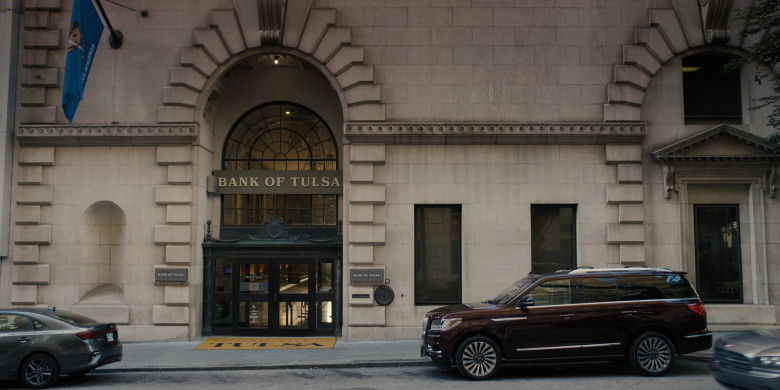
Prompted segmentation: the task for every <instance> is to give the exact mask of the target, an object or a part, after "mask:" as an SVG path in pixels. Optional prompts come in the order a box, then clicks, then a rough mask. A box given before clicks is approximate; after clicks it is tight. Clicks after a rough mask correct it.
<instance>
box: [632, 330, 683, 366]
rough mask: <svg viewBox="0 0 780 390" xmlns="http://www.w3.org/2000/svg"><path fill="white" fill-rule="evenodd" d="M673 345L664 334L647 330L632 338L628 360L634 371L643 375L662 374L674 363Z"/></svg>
mask: <svg viewBox="0 0 780 390" xmlns="http://www.w3.org/2000/svg"><path fill="white" fill-rule="evenodd" d="M674 358H675V352H674V345H673V344H672V342H671V341H669V338H667V337H666V336H664V335H662V334H660V333H656V332H648V333H644V334H642V335H641V336H639V337H638V338H637V339H636V340H634V344H633V345H632V346H631V351H630V354H629V360H631V365H632V366H633V367H634V370H636V372H638V373H640V374H642V375H644V376H662V375H664V374H666V373H667V372H669V370H670V369H671V368H672V364H674Z"/></svg>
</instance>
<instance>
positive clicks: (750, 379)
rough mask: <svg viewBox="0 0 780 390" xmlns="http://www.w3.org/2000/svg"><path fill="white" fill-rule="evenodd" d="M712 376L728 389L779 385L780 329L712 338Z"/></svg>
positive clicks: (763, 388) (775, 386)
mask: <svg viewBox="0 0 780 390" xmlns="http://www.w3.org/2000/svg"><path fill="white" fill-rule="evenodd" d="M710 368H711V369H712V374H713V375H714V376H715V380H717V381H718V383H720V384H721V385H723V386H725V387H727V388H729V389H761V390H766V389H780V330H778V329H760V330H750V331H745V332H738V333H733V334H729V335H726V336H723V337H721V338H719V339H718V340H717V341H716V342H715V357H714V358H713V359H712V360H711V361H710Z"/></svg>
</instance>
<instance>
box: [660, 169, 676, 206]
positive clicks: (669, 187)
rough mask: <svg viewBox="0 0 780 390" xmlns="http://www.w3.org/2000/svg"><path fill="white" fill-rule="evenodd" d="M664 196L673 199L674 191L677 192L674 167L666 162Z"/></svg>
mask: <svg viewBox="0 0 780 390" xmlns="http://www.w3.org/2000/svg"><path fill="white" fill-rule="evenodd" d="M663 170H664V198H666V199H671V198H672V191H674V192H677V187H675V185H674V167H672V166H669V165H666V164H664V165H663Z"/></svg>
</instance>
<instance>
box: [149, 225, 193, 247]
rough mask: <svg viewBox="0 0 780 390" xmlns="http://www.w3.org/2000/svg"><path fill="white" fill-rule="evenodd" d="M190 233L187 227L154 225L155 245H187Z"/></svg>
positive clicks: (190, 237) (190, 236)
mask: <svg viewBox="0 0 780 390" xmlns="http://www.w3.org/2000/svg"><path fill="white" fill-rule="evenodd" d="M191 239H192V232H191V229H190V226H189V225H155V226H154V243H155V244H189V243H190V241H191Z"/></svg>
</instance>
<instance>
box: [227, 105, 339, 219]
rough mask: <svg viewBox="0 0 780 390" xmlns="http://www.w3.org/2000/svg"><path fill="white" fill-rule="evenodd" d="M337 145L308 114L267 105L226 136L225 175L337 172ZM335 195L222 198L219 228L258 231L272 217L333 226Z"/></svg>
mask: <svg viewBox="0 0 780 390" xmlns="http://www.w3.org/2000/svg"><path fill="white" fill-rule="evenodd" d="M337 153H338V150H337V147H336V141H335V139H334V137H333V134H332V133H331V131H330V129H329V128H328V126H327V124H326V123H325V122H324V121H323V120H322V119H321V118H320V117H319V116H317V114H315V113H314V112H312V111H310V110H309V109H307V108H305V107H302V106H299V105H296V104H292V103H278V102H277V103H271V104H266V105H263V106H259V107H256V108H254V109H252V110H250V111H249V112H247V113H246V114H244V116H242V117H241V118H240V119H239V120H238V121H237V122H236V123H235V124H234V125H233V128H232V129H231V131H230V135H229V136H228V139H227V141H226V143H225V148H224V151H223V154H222V155H223V158H222V169H224V170H277V171H289V170H317V171H321V170H336V169H338V156H337ZM336 198H337V197H336V195H309V194H306V195H293V194H239V195H223V196H222V223H223V225H225V226H230V225H262V224H263V223H265V220H266V219H267V218H270V217H272V216H274V215H277V216H279V217H282V218H284V220H285V223H286V224H287V225H335V224H336V220H337V202H336Z"/></svg>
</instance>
